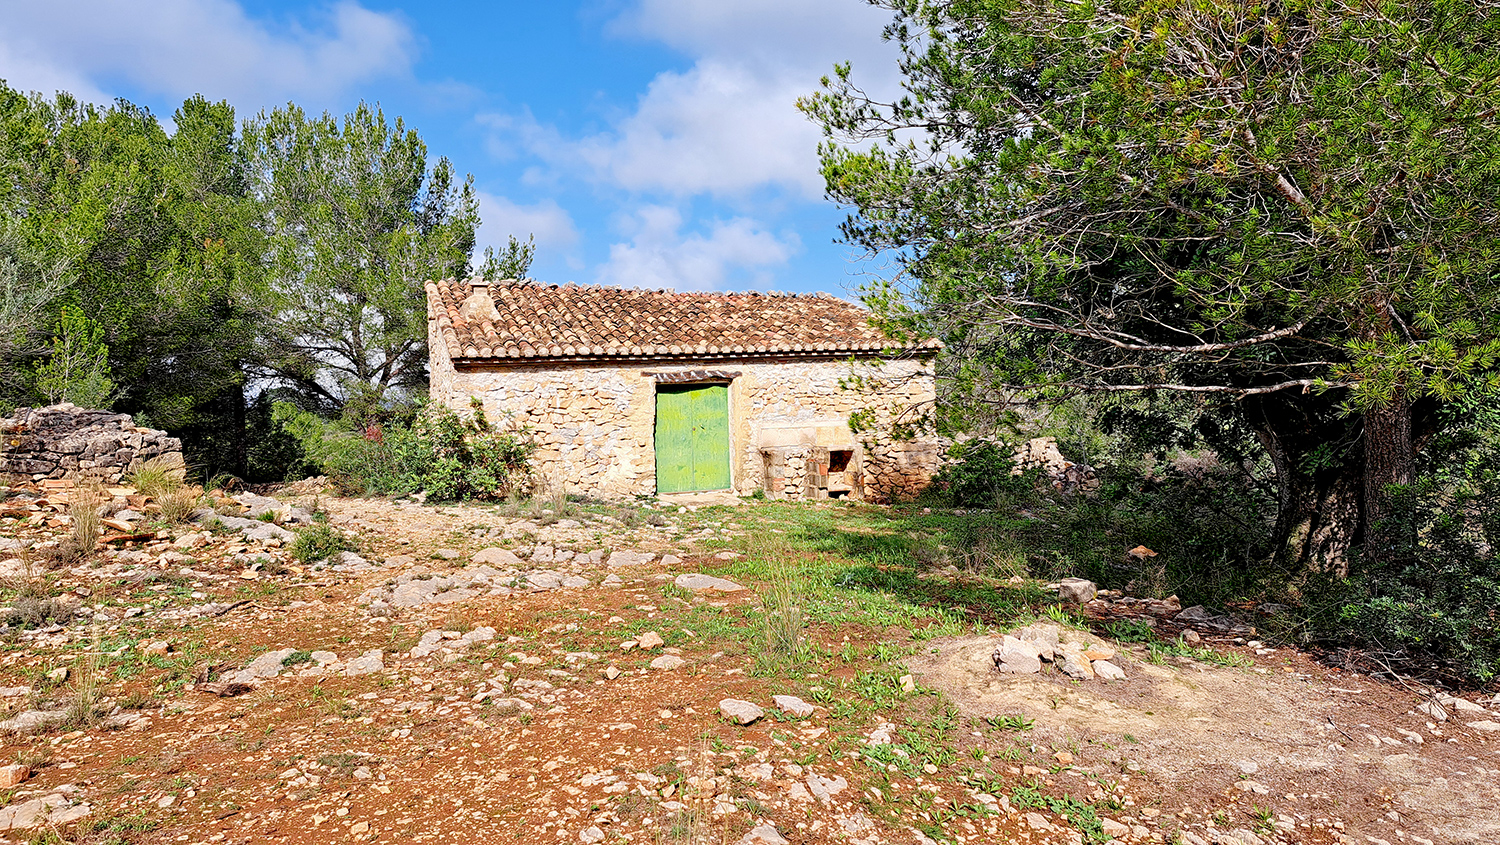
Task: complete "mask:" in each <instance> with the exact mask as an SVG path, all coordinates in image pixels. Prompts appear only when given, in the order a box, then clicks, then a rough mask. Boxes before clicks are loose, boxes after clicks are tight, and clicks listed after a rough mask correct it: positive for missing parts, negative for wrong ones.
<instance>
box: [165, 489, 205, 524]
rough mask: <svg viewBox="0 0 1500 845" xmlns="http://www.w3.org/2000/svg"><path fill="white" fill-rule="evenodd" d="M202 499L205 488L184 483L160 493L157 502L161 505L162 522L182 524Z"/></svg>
mask: <svg viewBox="0 0 1500 845" xmlns="http://www.w3.org/2000/svg"><path fill="white" fill-rule="evenodd" d="M202 500H203V488H201V487H189V486H186V485H183V486H179V487H176V488H174V489H171V490H167V491H166V492H163V493H161V494H160V495H158V496H157V497H156V504H157V505H158V506H160V507H161V519H162V522H165V523H167V524H168V525H180V524H182V523H184V522H187V520H188V517H190V516H192V514H193V511H195V510H197V509H198V504H199V503H200V502H201V501H202Z"/></svg>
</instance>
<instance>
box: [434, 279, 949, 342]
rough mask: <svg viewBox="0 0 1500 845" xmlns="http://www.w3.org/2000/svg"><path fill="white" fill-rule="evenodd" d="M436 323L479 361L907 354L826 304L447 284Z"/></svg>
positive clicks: (851, 313)
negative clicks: (888, 350) (892, 351)
mask: <svg viewBox="0 0 1500 845" xmlns="http://www.w3.org/2000/svg"><path fill="white" fill-rule="evenodd" d="M486 300H488V302H486ZM427 318H428V320H429V321H435V322H436V325H437V330H438V333H439V334H440V335H441V337H442V338H443V340H444V341H445V342H446V344H447V346H448V353H449V355H451V356H452V357H453V358H455V359H471V360H472V359H517V358H542V359H545V358H570V359H577V358H615V357H642V356H702V355H708V356H725V355H735V354H739V355H744V354H751V355H758V354H803V355H817V354H820V353H821V354H827V353H830V352H832V353H853V352H871V351H878V350H881V349H886V348H890V347H893V346H897V345H898V344H896V343H895V342H894V341H892V340H891V339H890V338H888V337H887V336H886V335H885V334H884V333H882V332H881V331H880V330H878V329H876V328H874V327H873V326H871V325H870V324H869V312H868V311H866V310H865V309H863V308H861V307H859V306H857V305H852V304H850V303H848V302H845V301H843V300H841V299H836V298H834V297H831V296H828V295H826V294H801V295H789V294H763V293H676V292H674V291H668V290H637V289H627V288H607V287H589V286H579V285H572V284H569V285H546V284H540V283H537V282H515V281H504V282H495V283H493V284H490V283H488V282H484V281H482V280H468V281H457V280H453V279H447V280H444V281H441V282H428V283H427ZM936 346H937V344H936V342H934V341H928V342H926V343H924V344H922V348H935V347H936Z"/></svg>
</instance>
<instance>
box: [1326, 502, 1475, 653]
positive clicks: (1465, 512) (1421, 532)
mask: <svg viewBox="0 0 1500 845" xmlns="http://www.w3.org/2000/svg"><path fill="white" fill-rule="evenodd" d="M1497 505H1500V501H1497V497H1496V495H1495V491H1494V488H1489V489H1488V490H1481V491H1476V492H1473V493H1470V494H1467V495H1454V494H1453V493H1452V491H1445V490H1443V489H1442V487H1441V486H1440V485H1439V484H1437V483H1435V482H1427V483H1424V484H1421V485H1418V486H1414V487H1411V488H1407V489H1404V490H1401V491H1399V493H1398V494H1397V496H1396V499H1395V507H1394V508H1393V514H1392V516H1391V517H1390V519H1392V520H1394V521H1395V522H1396V523H1397V524H1398V525H1399V526H1400V527H1401V529H1403V530H1402V531H1401V532H1400V534H1401V535H1402V536H1404V537H1405V538H1406V542H1407V545H1406V546H1405V547H1404V548H1401V549H1398V550H1397V551H1396V553H1395V554H1393V555H1391V556H1389V557H1388V558H1385V559H1384V560H1383V561H1379V562H1377V561H1375V560H1372V559H1369V558H1362V559H1356V561H1355V562H1354V564H1353V565H1352V568H1351V576H1350V578H1349V579H1348V581H1347V582H1345V583H1343V584H1339V585H1336V586H1335V587H1333V588H1332V591H1333V594H1334V596H1335V601H1334V602H1332V605H1333V607H1334V608H1336V613H1335V614H1331V615H1330V616H1331V618H1329V617H1324V618H1323V619H1322V620H1315V624H1317V625H1318V626H1319V628H1320V630H1319V631H1318V633H1322V634H1323V635H1324V636H1330V637H1332V638H1334V639H1335V640H1339V641H1343V642H1346V643H1351V644H1355V645H1361V646H1366V647H1374V648H1378V649H1380V650H1381V651H1384V652H1386V653H1387V655H1388V656H1389V657H1391V658H1394V659H1395V660H1396V661H1397V662H1403V663H1407V664H1408V667H1407V668H1411V669H1418V670H1425V669H1426V668H1427V667H1428V666H1430V665H1431V664H1432V663H1433V662H1434V661H1435V662H1436V663H1437V664H1438V665H1439V666H1440V668H1442V669H1443V670H1445V671H1444V673H1443V674H1447V675H1449V676H1450V677H1455V678H1457V679H1460V680H1464V681H1480V682H1487V681H1490V680H1493V679H1494V678H1495V677H1497V676H1500V611H1497V610H1496V604H1495V597H1496V596H1500V557H1497V555H1496V550H1495V549H1494V547H1493V545H1492V543H1493V542H1495V541H1496V540H1500V507H1497ZM1387 662H1390V660H1388V661H1387Z"/></svg>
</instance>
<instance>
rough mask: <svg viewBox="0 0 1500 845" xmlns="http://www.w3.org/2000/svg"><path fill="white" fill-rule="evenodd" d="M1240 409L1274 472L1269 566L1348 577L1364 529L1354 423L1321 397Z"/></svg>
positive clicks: (1249, 402)
mask: <svg viewBox="0 0 1500 845" xmlns="http://www.w3.org/2000/svg"><path fill="white" fill-rule="evenodd" d="M1242 408H1243V410H1244V412H1245V417H1246V421H1247V422H1248V423H1249V425H1250V428H1251V429H1252V430H1253V431H1254V432H1255V433H1256V436H1257V437H1258V438H1259V440H1260V442H1261V445H1262V446H1264V447H1265V449H1266V452H1267V453H1268V454H1269V455H1270V457H1271V462H1272V464H1273V466H1274V467H1275V469H1276V486H1277V509H1276V527H1275V531H1274V534H1273V539H1274V541H1275V554H1274V560H1275V562H1276V564H1277V565H1278V566H1280V567H1281V568H1282V569H1283V570H1285V571H1287V572H1309V571H1316V572H1325V573H1328V574H1330V575H1336V576H1340V577H1342V576H1344V575H1347V574H1348V572H1349V553H1350V552H1351V551H1352V550H1353V549H1354V547H1356V546H1357V545H1359V544H1360V543H1361V542H1362V540H1363V528H1364V520H1363V519H1362V515H1363V514H1362V511H1363V504H1364V503H1363V499H1362V492H1363V489H1364V488H1363V484H1362V476H1363V471H1364V466H1363V464H1364V461H1363V455H1362V454H1360V452H1359V451H1358V450H1357V449H1355V448H1354V447H1355V445H1356V442H1357V436H1358V435H1357V426H1356V423H1355V421H1353V420H1350V419H1348V418H1347V417H1344V416H1342V415H1340V414H1339V413H1338V408H1337V407H1336V406H1335V405H1334V404H1333V403H1332V402H1329V401H1326V400H1325V399H1324V398H1323V397H1310V396H1305V395H1301V394H1298V395H1296V396H1280V395H1276V394H1272V395H1269V396H1252V397H1247V398H1246V399H1245V400H1244V402H1243V403H1242Z"/></svg>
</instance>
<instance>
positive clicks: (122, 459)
mask: <svg viewBox="0 0 1500 845" xmlns="http://www.w3.org/2000/svg"><path fill="white" fill-rule="evenodd" d="M152 458H159V459H161V461H162V462H163V463H166V464H168V465H172V466H178V467H180V466H182V465H183V462H182V441H181V440H178V439H177V438H175V437H168V436H167V433H166V432H165V431H157V430H156V429H151V428H141V427H140V426H137V425H136V424H135V421H134V420H133V419H131V418H130V415H128V414H115V413H111V412H109V411H91V410H88V409H86V408H79V407H77V406H76V405H70V404H68V403H66V402H64V403H63V404H61V405H50V406H48V407H46V408H18V409H16V412H15V414H14V415H13V416H10V417H6V418H4V419H0V473H11V474H15V475H24V476H27V477H29V478H31V479H32V480H33V481H41V480H42V479H45V478H66V477H69V476H82V477H86V478H97V479H99V480H100V481H102V482H104V483H106V484H113V483H118V482H119V481H120V479H121V477H123V476H124V475H125V474H126V473H128V472H130V470H131V469H132V468H134V467H135V466H137V465H138V464H139V463H140V462H142V461H147V460H150V459H152Z"/></svg>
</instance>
